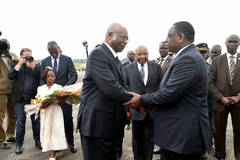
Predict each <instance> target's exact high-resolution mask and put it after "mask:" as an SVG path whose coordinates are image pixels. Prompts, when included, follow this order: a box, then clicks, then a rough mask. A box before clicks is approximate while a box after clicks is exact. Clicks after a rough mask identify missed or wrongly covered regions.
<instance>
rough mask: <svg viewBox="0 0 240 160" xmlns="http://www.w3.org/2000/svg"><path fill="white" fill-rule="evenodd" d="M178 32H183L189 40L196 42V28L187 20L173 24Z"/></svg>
mask: <svg viewBox="0 0 240 160" xmlns="http://www.w3.org/2000/svg"><path fill="white" fill-rule="evenodd" d="M173 25H174V26H175V28H176V32H178V34H180V33H183V34H184V35H185V37H186V39H187V40H189V41H191V42H194V36H195V30H194V28H193V26H192V25H191V24H190V23H189V22H187V21H180V22H176V23H174V24H173Z"/></svg>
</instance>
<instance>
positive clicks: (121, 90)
mask: <svg viewBox="0 0 240 160" xmlns="http://www.w3.org/2000/svg"><path fill="white" fill-rule="evenodd" d="M128 41H129V38H128V32H127V29H126V28H125V27H124V26H123V25H121V24H119V23H113V24H111V25H110V26H109V27H108V29H107V32H106V34H105V41H104V42H103V43H102V44H101V45H100V46H98V47H96V48H95V49H93V51H92V52H91V53H90V55H89V57H88V60H87V67H86V73H85V77H84V78H83V87H82V99H81V104H80V107H79V112H78V124H77V129H79V131H80V136H81V145H82V150H83V158H84V160H115V159H116V143H117V139H118V138H121V137H123V136H124V126H125V124H126V119H127V114H126V110H125V107H124V106H123V105H122V104H123V103H124V102H127V101H129V100H130V99H131V98H132V96H131V95H130V94H129V93H128V91H127V90H126V89H127V87H126V85H125V83H124V76H123V66H122V64H121V62H120V61H119V59H118V54H119V52H122V50H123V49H124V48H125V46H126V45H127V43H128Z"/></svg>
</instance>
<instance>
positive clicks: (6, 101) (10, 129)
mask: <svg viewBox="0 0 240 160" xmlns="http://www.w3.org/2000/svg"><path fill="white" fill-rule="evenodd" d="M9 50H10V43H9V41H8V40H7V39H1V40H0V56H1V57H0V75H1V76H0V149H9V148H11V146H10V145H9V144H7V143H4V142H5V140H6V137H7V142H15V127H16V112H15V103H14V101H13V100H12V99H11V89H12V81H11V80H9V79H8V72H9V70H10V69H11V66H12V65H13V64H14V63H16V62H18V60H19V58H18V57H17V55H16V54H14V53H10V52H9ZM5 115H6V118H7V119H6V125H7V126H6V127H7V128H6V131H5V130H4V128H3V121H4V118H5Z"/></svg>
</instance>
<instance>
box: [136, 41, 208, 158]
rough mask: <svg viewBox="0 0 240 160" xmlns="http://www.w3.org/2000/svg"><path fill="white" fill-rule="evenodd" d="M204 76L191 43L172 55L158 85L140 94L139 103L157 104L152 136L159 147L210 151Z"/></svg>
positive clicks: (191, 152)
mask: <svg viewBox="0 0 240 160" xmlns="http://www.w3.org/2000/svg"><path fill="white" fill-rule="evenodd" d="M207 79H208V77H207V70H206V67H205V63H204V60H203V58H202V56H201V55H200V54H199V52H198V51H197V50H196V47H195V46H194V44H191V45H190V46H188V47H187V48H185V49H184V50H183V51H181V53H179V55H178V56H177V57H176V58H175V60H174V62H173V63H172V65H171V66H170V67H169V69H168V71H167V72H166V73H165V75H164V77H163V79H162V81H161V84H160V89H159V90H158V91H157V92H155V93H152V94H145V95H142V96H141V98H140V101H141V104H142V106H143V107H145V108H151V107H157V111H156V114H155V117H154V123H155V124H154V125H155V126H154V127H155V128H154V132H155V133H154V140H155V143H156V144H157V145H158V146H160V148H164V149H166V150H170V151H173V152H176V153H180V154H198V153H205V151H206V149H207V151H208V152H210V150H211V146H210V143H211V141H210V126H209V120H208V107H207V94H208V82H207Z"/></svg>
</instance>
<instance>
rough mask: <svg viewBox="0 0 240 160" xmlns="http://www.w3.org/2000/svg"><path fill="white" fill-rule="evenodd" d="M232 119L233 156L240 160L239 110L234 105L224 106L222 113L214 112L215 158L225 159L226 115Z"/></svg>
mask: <svg viewBox="0 0 240 160" xmlns="http://www.w3.org/2000/svg"><path fill="white" fill-rule="evenodd" d="M229 113H230V114H231V117H232V126H233V144H234V155H235V158H236V159H240V116H239V115H240V110H239V109H237V108H236V107H235V105H229V106H226V107H225V109H224V110H223V111H222V112H217V111H216V112H215V128H216V130H215V156H216V157H217V158H225V157H226V129H227V122H228V114H229Z"/></svg>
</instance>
